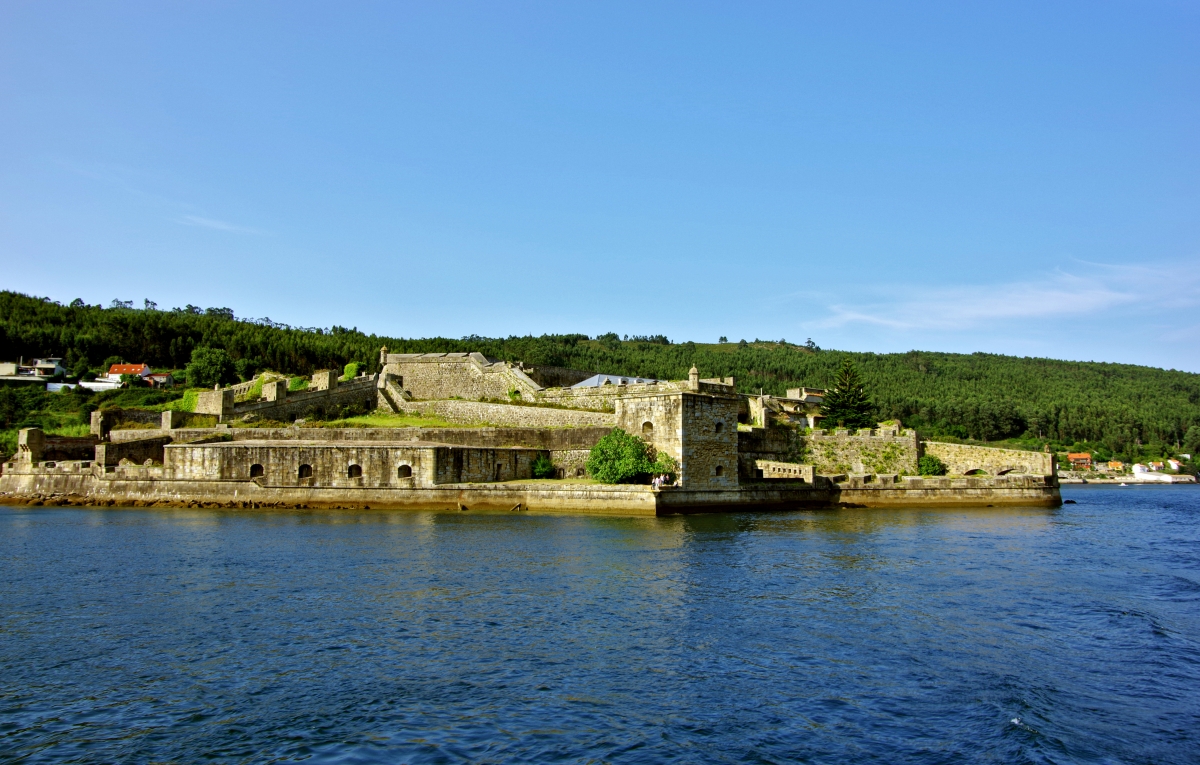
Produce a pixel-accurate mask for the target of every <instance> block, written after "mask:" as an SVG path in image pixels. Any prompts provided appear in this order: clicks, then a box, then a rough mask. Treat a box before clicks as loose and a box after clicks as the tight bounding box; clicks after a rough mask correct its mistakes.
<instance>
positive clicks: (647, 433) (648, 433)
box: [642, 422, 654, 438]
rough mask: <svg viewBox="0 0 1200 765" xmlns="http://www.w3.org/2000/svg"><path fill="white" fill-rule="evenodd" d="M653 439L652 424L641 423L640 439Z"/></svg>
mask: <svg viewBox="0 0 1200 765" xmlns="http://www.w3.org/2000/svg"><path fill="white" fill-rule="evenodd" d="M653 437H654V423H653V422H643V423H642V438H653Z"/></svg>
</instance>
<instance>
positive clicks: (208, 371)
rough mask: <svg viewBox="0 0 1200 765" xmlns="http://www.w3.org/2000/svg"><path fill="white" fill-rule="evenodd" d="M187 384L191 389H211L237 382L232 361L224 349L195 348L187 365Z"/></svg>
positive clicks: (235, 370)
mask: <svg viewBox="0 0 1200 765" xmlns="http://www.w3.org/2000/svg"><path fill="white" fill-rule="evenodd" d="M186 375H187V382H188V385H189V386H190V387H192V388H212V387H213V386H215V385H230V384H232V383H235V382H237V381H238V375H237V369H236V367H235V366H234V364H233V359H231V358H230V357H229V353H228V352H227V351H226V350H225V349H224V348H197V349H196V350H194V351H192V360H191V363H189V364H188V365H187V372H186Z"/></svg>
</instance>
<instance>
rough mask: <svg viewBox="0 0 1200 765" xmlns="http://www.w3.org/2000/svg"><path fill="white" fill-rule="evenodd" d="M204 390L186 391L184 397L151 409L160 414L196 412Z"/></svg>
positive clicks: (193, 389)
mask: <svg viewBox="0 0 1200 765" xmlns="http://www.w3.org/2000/svg"><path fill="white" fill-rule="evenodd" d="M202 390H203V388H192V389H190V390H185V391H184V392H183V395H182V396H180V397H179V398H177V399H175V400H174V401H168V402H166V403H165V404H159V405H158V406H154V407H149V408H150V409H151V410H152V411H158V412H194V411H196V403H197V402H198V401H199V398H200V392H201V391H202Z"/></svg>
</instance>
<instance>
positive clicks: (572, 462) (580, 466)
mask: <svg viewBox="0 0 1200 765" xmlns="http://www.w3.org/2000/svg"><path fill="white" fill-rule="evenodd" d="M591 453H592V450H591V449H552V450H551V451H550V461H551V462H553V463H554V467H555V468H557V472H556V474H555V475H556V477H557V478H582V477H584V476H586V475H587V461H588V457H589V456H591Z"/></svg>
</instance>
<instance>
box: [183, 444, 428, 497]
mask: <svg viewBox="0 0 1200 765" xmlns="http://www.w3.org/2000/svg"><path fill="white" fill-rule="evenodd" d="M166 451H167V456H168V459H167V462H166V464H165V466H164V467H165V468H167V473H168V475H169V476H170V477H171V478H173V479H174V480H191V481H229V480H242V481H248V480H251V472H252V471H251V468H252V467H253V466H255V465H260V466H262V468H263V474H262V476H261V482H262V484H263V485H266V486H330V487H345V488H356V487H362V486H393V487H398V488H412V487H414V486H430V485H432V484H433V483H434V456H433V453H434V450H433V448H432V447H430V446H428V445H417V444H414V445H412V446H402V445H391V444H389V445H386V446H385V445H381V444H371V443H363V444H361V445H350V444H314V443H301V444H295V443H293V444H288V443H272V442H266V441H242V442H226V443H221V444H176V445H173V446H170V447H168V448H167V450H166ZM301 465H307V466H309V468H310V469H311V473H312V475H311V477H308V478H301V477H300V466H301ZM351 465H357V466H358V467H359V468H360V469H361V471H362V475H361V476H358V477H353V478H352V477H351V476H350V475H349V472H350V471H349V469H350V466H351ZM402 465H403V466H408V467H409V468H410V469H411V476H404V477H402V476H400V474H399V468H400V467H401V466H402Z"/></svg>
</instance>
